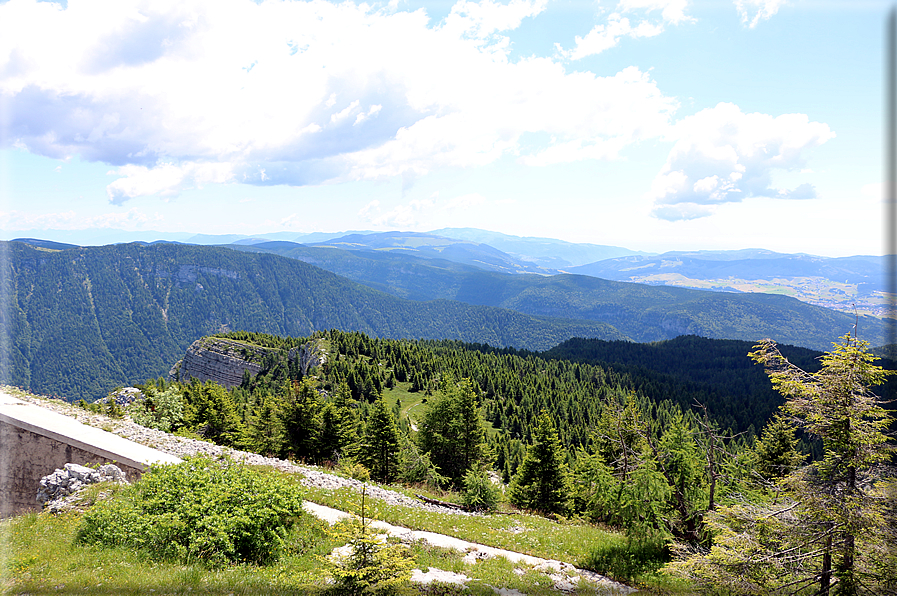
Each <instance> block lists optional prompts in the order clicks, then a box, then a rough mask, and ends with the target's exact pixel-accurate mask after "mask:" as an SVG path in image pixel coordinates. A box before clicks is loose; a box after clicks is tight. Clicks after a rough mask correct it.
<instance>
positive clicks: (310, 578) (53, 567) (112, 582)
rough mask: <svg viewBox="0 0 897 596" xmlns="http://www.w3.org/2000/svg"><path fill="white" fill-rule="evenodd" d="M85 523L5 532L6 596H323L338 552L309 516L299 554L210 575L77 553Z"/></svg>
mask: <svg viewBox="0 0 897 596" xmlns="http://www.w3.org/2000/svg"><path fill="white" fill-rule="evenodd" d="M80 524H81V515H80V514H78V513H66V514H62V515H56V516H54V515H51V514H49V513H40V514H35V513H31V514H27V515H23V516H19V517H16V518H13V519H10V520H7V521H4V522H3V523H2V524H0V541H2V544H3V549H2V550H3V552H4V554H5V557H4V558H3V561H2V571H0V577H2V584H0V592H3V593H10V592H12V593H29V594H47V593H55V594H60V593H61V594H65V593H75V592H77V593H78V594H126V595H130V594H144V595H146V594H150V593H153V594H197V593H199V594H222V595H224V594H233V595H237V594H245V595H255V594H259V595H262V594H272V593H277V594H297V595H299V594H310V595H313V594H321V593H323V589H324V587H325V586H324V583H323V581H322V579H321V577H320V574H319V573H318V571H317V569H318V561H319V559H318V558H317V556H318V555H325V554H327V553H329V552H330V550H331V549H332V548H333V547H334V546H339V545H337V544H335V543H334V542H333V541H332V540H331V539H330V538H329V537H328V534H327V533H326V532H325V524H323V522H319V521H318V520H317V519H315V518H313V517H311V516H303V517H302V519H301V521H300V522H299V524H297V526H296V527H294V528H293V531H292V533H291V536H290V545H291V547H292V548H290V549H289V552H288V553H287V554H286V555H285V556H284V557H283V558H282V559H281V560H280V561H278V562H277V563H276V564H274V565H269V566H257V565H246V564H235V565H228V566H225V567H221V568H215V569H212V568H209V567H208V566H206V565H204V564H202V563H192V564H191V563H187V564H185V563H175V562H164V561H159V560H156V559H153V558H152V557H150V556H148V555H146V554H144V553H141V552H139V551H135V550H132V549H126V548H113V547H88V546H78V545H75V535H76V533H77V530H78V527H79V526H80Z"/></svg>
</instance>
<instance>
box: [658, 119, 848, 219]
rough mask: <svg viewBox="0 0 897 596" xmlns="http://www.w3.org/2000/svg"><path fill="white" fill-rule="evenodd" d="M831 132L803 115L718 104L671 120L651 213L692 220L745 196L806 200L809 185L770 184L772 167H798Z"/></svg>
mask: <svg viewBox="0 0 897 596" xmlns="http://www.w3.org/2000/svg"><path fill="white" fill-rule="evenodd" d="M834 136H835V134H834V133H833V132H832V131H831V130H830V129H829V127H828V125H826V124H822V123H819V122H810V121H809V119H808V118H807V116H806V115H804V114H783V115H781V116H778V117H775V118H774V117H772V116H769V115H767V114H758V113H753V114H745V113H743V112H742V111H741V110H740V109H739V108H738V106H736V105H733V104H730V103H720V104H718V105H717V106H716V107H714V108H709V109H706V110H702V111H700V112H698V113H697V114H695V115H693V116H688V117H686V118H683V119H682V120H680V121H679V122H677V123H676V124H675V125H674V127H673V128H672V131H671V133H670V138H671V139H674V140H675V144H674V146H673V148H672V150H671V151H670V154H669V156H668V158H667V161H666V164H665V165H664V166H663V168H662V169H661V171H660V173H659V174H658V175H657V177H656V178H655V180H654V183H653V185H652V189H651V193H650V194H651V197H652V198H653V199H654V204H655V208H654V211H653V213H654V215H655V216H656V217H658V218H661V219H669V220H677V219H694V218H696V217H703V216H706V215H710V214H712V213H713V211H714V206H716V205H719V204H722V203H731V202H738V201H742V200H744V199H746V198H750V197H759V196H763V197H770V198H779V199H812V198H815V197H816V190H815V188H814V187H813V186H812V185H810V184H809V183H804V184H801V185H799V186H797V187H796V188H794V189H784V188H775V187H773V184H772V176H773V173H774V172H775V171H776V170H789V171H790V170H800V169H801V167H802V166H803V165H804V160H805V157H804V155H805V153H806V151H807V150H808V149H810V148H812V147H815V146H817V145H821V144H822V143H825V142H826V141H828V140H829V139H831V138H832V137H834Z"/></svg>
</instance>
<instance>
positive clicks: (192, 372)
mask: <svg viewBox="0 0 897 596" xmlns="http://www.w3.org/2000/svg"><path fill="white" fill-rule="evenodd" d="M271 351H274V350H268V349H266V348H262V347H260V346H253V345H249V344H245V343H241V342H238V341H233V340H230V339H223V338H220V337H204V338H202V339H198V340H196V341H195V342H193V343H192V344H191V345H190V347H189V348H187V353H186V354H184V359H183V360H180V361H179V362H178V363H177V364H175V365H174V368H172V369H171V373H170V374H169V376H170V377H171V378H172V379H177V380H179V381H181V382H184V383H186V382H189V381H190V380H191V379H197V380H198V381H200V382H203V383H204V382H206V381H213V382H215V383H218V384H219V385H223V386H225V387H228V388H230V387H234V386H236V385H239V384H240V382H241V381H242V380H243V373H244V371H249V374H250V375H253V376H255V375H257V374H258V372H259V371H260V370H261V369H262V359H263V358H264V357H265V355H266V354H267V353H268V352H271Z"/></svg>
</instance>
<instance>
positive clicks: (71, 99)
mask: <svg viewBox="0 0 897 596" xmlns="http://www.w3.org/2000/svg"><path fill="white" fill-rule="evenodd" d="M655 4H656V8H659V9H661V10H662V11H663V13H664V14H665V15H666V14H667V12H668V10H667V9H671V7H672V8H675V6H674V4H675V3H666V4H665V5H664V6H661V5H660V4H657V3H655ZM626 6H629V4H627V5H626ZM633 6H635V5H634V4H633ZM652 6H654V4H652ZM544 7H545V2H544V0H510V1H508V2H507V3H506V4H501V3H499V2H495V1H493V0H483V1H481V2H468V1H466V0H463V1H461V2H459V3H458V4H456V5H455V6H454V8H453V9H452V12H451V13H450V14H449V16H448V17H446V19H445V20H444V21H442V22H440V23H432V22H430V20H429V19H428V17H427V14H426V13H425V12H424V11H423V10H417V11H414V12H408V11H398V12H390V11H389V10H386V9H385V8H384V9H383V10H377V9H375V8H372V7H370V6H368V5H354V4H352V3H350V2H344V3H339V4H334V3H330V2H326V1H324V0H309V1H307V2H299V1H289V0H288V1H282V2H276V1H263V2H259V3H256V2H253V1H251V0H223V1H213V0H185V1H179V0H178V1H176V0H70V1H69V2H68V5H67V8H65V9H63V8H62V7H60V6H59V5H57V4H52V3H46V2H37V1H36V0H9V1H8V2H5V3H0V94H2V95H3V96H4V98H5V104H6V107H7V108H8V109H7V112H6V113H8V114H10V119H9V123H8V127H7V134H8V136H7V139H8V143H10V144H11V145H14V146H18V147H23V148H27V150H28V151H30V152H32V153H34V154H38V155H43V156H47V157H51V158H57V159H64V158H66V157H70V156H74V155H79V156H80V158H81V159H82V160H83V161H88V162H103V163H107V164H111V165H112V166H113V168H114V170H113V171H114V172H115V174H116V175H117V176H119V179H118V180H115V181H113V182H112V183H111V184H110V185H109V188H108V189H107V190H108V195H109V199H110V200H111V201H112V202H114V203H122V202H124V201H127V200H128V199H130V198H133V197H138V196H146V195H161V196H174V195H176V194H177V193H178V192H180V191H181V190H183V189H186V188H191V187H194V186H197V185H200V184H203V183H222V182H231V183H245V184H266V185H273V184H289V185H306V184H319V183H322V182H324V181H329V180H333V181H340V180H352V179H356V180H357V179H378V178H384V177H388V176H394V175H400V174H406V173H410V174H412V175H415V174H424V173H426V172H430V171H433V170H434V169H438V168H444V167H474V166H478V165H483V164H488V163H491V162H494V161H495V160H497V159H499V158H501V157H502V156H508V155H512V156H517V157H519V158H520V159H521V160H522V161H524V162H525V163H531V164H533V165H538V164H548V163H558V162H564V161H575V160H582V159H607V158H614V157H615V156H616V155H617V154H618V153H619V151H620V150H621V149H622V148H624V147H626V146H627V145H629V144H631V143H634V142H637V141H639V140H643V139H649V138H657V137H659V136H661V135H663V134H665V131H666V129H667V128H668V126H669V121H670V117H671V114H672V113H673V112H674V111H675V109H676V107H677V103H676V101H675V100H674V99H672V98H669V97H665V96H664V95H663V94H662V93H661V92H660V91H659V90H658V89H657V86H656V84H655V83H654V81H652V80H651V79H650V77H649V76H648V75H647V74H646V73H644V72H641V71H639V70H638V69H637V68H628V69H626V70H624V71H621V72H620V73H617V74H615V75H612V76H597V75H595V74H593V73H591V72H587V71H586V72H582V71H579V72H568V71H567V70H566V69H565V67H564V65H563V64H562V61H559V60H558V59H556V58H538V57H530V58H524V59H517V60H514V61H512V60H510V59H509V53H508V52H509V49H508V48H509V46H508V39H507V38H505V37H502V36H501V35H498V34H499V33H500V32H503V31H508V30H512V29H514V28H515V27H518V26H519V25H520V23H521V22H522V21H523V20H524V19H526V18H531V17H533V16H536V15H538V14H539V13H540V12H541V11H542V10H543V9H544ZM645 7H647V8H650V7H648V6H647V4H645V5H644V6H643V7H642V8H645ZM671 10H672V9H671ZM669 14H670V15H672V16H670V17H669V18H670V19H675V18H678V17H676V14H677V13H676V12H675V10H672V12H669ZM664 18H667V17H664ZM624 21H625V22H626V25H625V26H624V25H623V22H624ZM608 26H610V25H608ZM615 26H618V27H622V28H624V29H626V31H627V33H626V35H647V34H653V31H654V29H652V27H655V26H654V25H650V24H644V23H642V24H639V25H637V26H633V25H632V24H630V23H629V21H628V19H626V18H624V17H620V18H619V19H618V21H617V25H615ZM588 37H589V36H588V35H587V36H586V38H588ZM599 37H600V36H599ZM584 39H585V38H584ZM250 64H254V66H253V68H252V69H251V70H248V69H247V67H248V65H250ZM531 134H536V135H541V136H542V137H543V138H544V139H548V140H546V141H545V142H540V143H539V144H535V145H534V144H530V143H527V144H524V143H521V138H522V137H525V136H527V135H531Z"/></svg>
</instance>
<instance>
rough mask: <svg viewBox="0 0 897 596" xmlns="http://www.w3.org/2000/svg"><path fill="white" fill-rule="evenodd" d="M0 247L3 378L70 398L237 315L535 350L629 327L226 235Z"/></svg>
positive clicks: (289, 327)
mask: <svg viewBox="0 0 897 596" xmlns="http://www.w3.org/2000/svg"><path fill="white" fill-rule="evenodd" d="M0 251H2V253H3V254H2V255H0V256H2V258H0V264H2V270H0V284H2V287H3V288H4V292H5V294H6V297H7V300H6V302H5V305H4V308H3V309H0V328H2V329H4V330H5V331H6V333H7V336H6V338H5V341H3V342H2V348H3V350H2V352H0V382H2V383H8V384H12V385H17V386H20V387H24V388H28V389H31V390H34V391H39V392H44V393H51V394H57V395H62V396H66V397H68V398H71V399H78V398H80V397H84V398H97V397H101V396H103V395H105V394H106V392H108V391H109V390H111V389H113V388H114V387H116V386H117V385H122V384H126V383H131V382H135V381H142V380H145V379H148V378H154V377H158V376H159V375H163V374H167V373H168V370H169V368H170V367H171V364H172V363H173V362H175V361H176V360H178V359H179V358H180V357H181V355H182V354H183V353H184V350H186V348H187V346H188V345H190V343H191V342H193V341H194V340H196V339H198V338H200V337H202V336H204V335H209V334H211V333H217V332H220V331H222V330H228V329H234V330H237V329H239V330H250V331H260V332H265V333H273V334H279V335H292V336H304V335H309V334H311V333H312V332H314V331H315V330H323V329H330V328H336V329H343V330H357V331H363V332H365V333H368V334H370V335H373V336H379V337H394V338H403V337H404V338H433V339H443V338H446V339H458V340H462V341H466V342H479V343H489V344H491V345H494V346H515V347H520V348H528V349H531V350H542V349H547V348H549V347H551V346H552V345H555V344H557V343H559V342H561V341H563V340H564V339H567V338H569V337H574V336H588V337H603V338H606V339H625V337H626V336H625V335H623V334H622V333H620V332H619V331H617V330H616V329H614V328H613V327H612V326H610V325H608V324H606V323H602V322H598V321H569V320H568V321H562V320H557V319H550V318H545V317H538V316H531V315H526V314H522V313H519V312H515V311H512V310H507V309H499V308H492V307H487V306H478V305H468V304H463V303H460V302H452V301H446V300H433V301H429V302H413V301H408V300H402V299H399V298H396V297H393V296H389V295H386V294H383V293H381V292H378V291H376V290H373V289H370V288H368V287H365V286H362V285H360V284H357V283H354V282H352V281H350V280H348V279H346V278H343V277H340V276H338V275H335V274H333V273H330V272H327V271H324V270H323V269H319V268H317V267H313V266H310V265H307V264H305V263H302V262H300V261H297V260H294V259H287V258H283V257H280V256H277V255H272V254H248V253H245V252H238V251H236V250H233V249H230V248H217V247H207V246H193V245H181V244H172V243H159V244H151V245H145V244H138V243H133V244H123V245H111V246H102V247H87V248H73V249H67V250H61V251H51V250H47V249H38V248H34V247H32V246H29V245H26V244H23V243H20V242H2V243H0Z"/></svg>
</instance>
